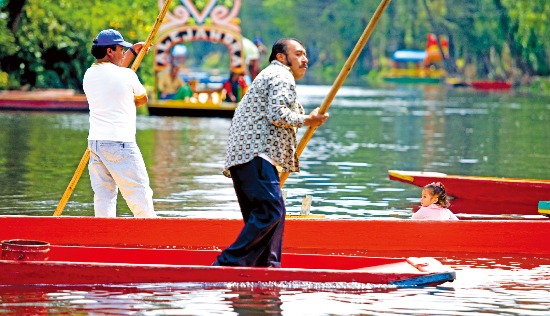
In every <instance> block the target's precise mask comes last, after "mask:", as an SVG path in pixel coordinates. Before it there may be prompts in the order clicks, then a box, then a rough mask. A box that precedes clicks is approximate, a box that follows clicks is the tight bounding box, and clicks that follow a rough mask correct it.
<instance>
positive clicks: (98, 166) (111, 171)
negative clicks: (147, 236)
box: [88, 140, 157, 217]
mask: <svg viewBox="0 0 550 316" xmlns="http://www.w3.org/2000/svg"><path fill="white" fill-rule="evenodd" d="M88 148H90V162H89V163H88V170H89V172H90V181H91V184H92V189H93V190H94V211H95V216H97V217H116V202H117V194H118V190H119V189H120V192H121V193H122V196H123V197H124V199H125V200H126V203H128V207H129V208H130V210H131V211H132V213H133V214H134V216H135V217H156V216H157V215H156V214H155V211H154V207H153V190H151V187H150V186H149V176H148V175H147V169H146V168H145V162H144V161H143V157H142V156H141V151H140V150H139V147H138V146H137V144H136V143H135V142H115V141H102V140H89V141H88Z"/></svg>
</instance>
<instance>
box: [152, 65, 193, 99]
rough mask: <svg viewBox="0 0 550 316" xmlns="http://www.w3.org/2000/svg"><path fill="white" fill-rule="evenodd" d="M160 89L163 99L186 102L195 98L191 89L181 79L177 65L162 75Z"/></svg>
mask: <svg viewBox="0 0 550 316" xmlns="http://www.w3.org/2000/svg"><path fill="white" fill-rule="evenodd" d="M158 88H159V91H160V98H161V99H172V100H184V99H185V98H190V97H191V96H193V91H191V87H190V86H189V85H188V84H187V83H185V82H184V81H183V80H182V79H181V78H180V76H179V68H178V67H177V66H176V65H172V66H171V67H170V69H169V70H168V71H164V72H162V73H161V76H160V78H159V83H158Z"/></svg>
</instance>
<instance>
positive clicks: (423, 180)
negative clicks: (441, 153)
mask: <svg viewBox="0 0 550 316" xmlns="http://www.w3.org/2000/svg"><path fill="white" fill-rule="evenodd" d="M388 174H389V179H390V180H394V181H399V182H403V183H407V184H412V185H415V186H417V187H423V186H425V185H427V184H429V183H432V182H441V183H443V184H444V185H445V189H446V190H447V195H449V196H452V197H454V198H456V200H454V201H451V210H452V211H453V212H455V213H470V214H471V213H477V214H493V215H496V214H524V215H537V214H538V202H539V201H542V200H547V199H548V198H549V197H550V180H535V179H517V178H496V177H476V176H457V175H448V174H444V173H439V172H422V171H402V170H389V171H388ZM419 194H420V193H419Z"/></svg>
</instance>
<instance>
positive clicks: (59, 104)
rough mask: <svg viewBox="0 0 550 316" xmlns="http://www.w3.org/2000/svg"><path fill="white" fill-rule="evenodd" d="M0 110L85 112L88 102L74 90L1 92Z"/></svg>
mask: <svg viewBox="0 0 550 316" xmlns="http://www.w3.org/2000/svg"><path fill="white" fill-rule="evenodd" d="M0 110H21V111H82V112H83V111H88V101H87V100H86V96H85V95H84V94H78V93H76V92H75V91H74V90H72V89H46V90H33V91H19V90H6V91H0Z"/></svg>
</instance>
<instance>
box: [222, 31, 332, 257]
mask: <svg viewBox="0 0 550 316" xmlns="http://www.w3.org/2000/svg"><path fill="white" fill-rule="evenodd" d="M269 62H270V65H269V66H267V67H266V68H265V69H264V70H263V71H262V72H260V73H259V74H258V76H257V77H256V79H254V81H253V82H252V85H251V86H250V89H249V90H248V91H247V93H246V94H245V95H244V97H243V99H242V101H241V102H240V104H239V105H238V107H237V109H236V110H235V114H234V115H233V120H232V122H231V127H230V129H229V140H228V143H227V150H226V154H225V166H224V167H225V170H224V172H223V173H224V175H225V176H227V177H231V178H232V180H233V187H234V188H235V193H236V194H237V200H238V201H239V206H240V208H241V214H242V216H243V220H244V223H245V224H244V227H243V229H242V231H241V232H240V234H239V236H238V237H237V239H236V240H235V242H234V243H233V244H232V245H230V246H229V247H228V248H226V249H225V250H224V251H223V252H222V253H221V254H220V255H219V256H218V258H217V260H216V261H215V262H214V263H213V265H221V266H255V267H280V266H281V250H282V242H283V229H284V223H285V214H286V209H285V204H284V200H283V194H282V190H281V188H280V180H279V171H278V169H279V170H281V171H285V172H298V171H300V165H299V161H298V156H297V154H296V144H297V142H296V128H299V127H301V126H303V125H307V126H321V125H323V123H325V121H326V120H327V118H328V114H319V108H317V109H314V110H313V111H312V112H311V113H310V114H309V115H306V114H304V108H303V107H302V105H301V104H300V103H299V102H298V100H297V98H296V82H295V81H296V80H298V79H301V78H302V77H303V76H304V75H305V73H306V70H307V63H308V59H307V57H306V50H305V48H304V46H303V45H302V43H300V42H299V41H298V40H296V39H292V38H283V39H280V40H278V41H277V42H276V43H275V44H274V45H273V48H272V51H271V56H270V57H269Z"/></svg>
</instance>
